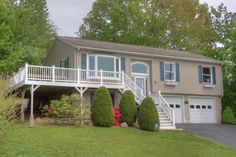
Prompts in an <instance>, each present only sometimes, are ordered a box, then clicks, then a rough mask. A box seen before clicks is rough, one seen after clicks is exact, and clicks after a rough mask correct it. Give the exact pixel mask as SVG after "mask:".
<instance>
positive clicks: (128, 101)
mask: <svg viewBox="0 0 236 157" xmlns="http://www.w3.org/2000/svg"><path fill="white" fill-rule="evenodd" d="M120 113H121V121H122V122H126V123H127V124H128V125H129V126H131V125H132V124H133V123H134V122H135V121H136V115H137V108H136V102H135V98H134V94H133V93H132V92H131V91H130V90H127V91H125V92H124V93H123V94H122V96H121V100H120Z"/></svg>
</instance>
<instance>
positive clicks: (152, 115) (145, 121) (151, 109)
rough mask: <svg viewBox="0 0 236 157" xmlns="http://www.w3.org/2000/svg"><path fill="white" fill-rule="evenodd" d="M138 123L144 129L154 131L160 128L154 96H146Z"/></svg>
mask: <svg viewBox="0 0 236 157" xmlns="http://www.w3.org/2000/svg"><path fill="white" fill-rule="evenodd" d="M138 123H139V127H140V128H141V129H142V130H147V131H154V130H159V128H160V121H159V116H158V112H157V108H156V105H155V103H154V102H153V100H152V98H150V97H147V98H145V99H144V100H143V101H142V103H141V106H140V108H139V113H138ZM156 124H158V129H156V128H155V125H156Z"/></svg>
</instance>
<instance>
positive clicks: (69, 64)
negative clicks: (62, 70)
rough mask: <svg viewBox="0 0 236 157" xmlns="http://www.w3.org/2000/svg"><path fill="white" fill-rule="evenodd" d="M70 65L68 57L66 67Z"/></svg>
mask: <svg viewBox="0 0 236 157" xmlns="http://www.w3.org/2000/svg"><path fill="white" fill-rule="evenodd" d="M69 67H70V63H69V57H66V68H69Z"/></svg>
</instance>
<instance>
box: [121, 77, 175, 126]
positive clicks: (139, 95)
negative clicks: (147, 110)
mask: <svg viewBox="0 0 236 157" xmlns="http://www.w3.org/2000/svg"><path fill="white" fill-rule="evenodd" d="M123 79H124V81H123V82H124V87H125V89H120V91H121V93H123V92H124V91H126V90H130V91H132V92H133V94H134V96H135V100H136V102H137V103H138V104H139V105H140V104H141V102H142V100H143V99H144V98H145V96H144V95H143V92H142V90H141V89H140V88H139V87H138V85H137V84H136V83H135V82H134V81H133V80H132V79H131V78H130V77H129V76H127V75H126V74H125V73H124V75H123ZM151 97H152V98H153V100H154V102H155V104H159V105H157V111H158V113H159V119H160V129H176V126H175V112H174V110H173V109H172V108H170V105H169V104H168V103H167V101H166V100H165V99H164V98H163V97H162V95H161V91H159V92H158V95H157V94H155V95H152V96H151Z"/></svg>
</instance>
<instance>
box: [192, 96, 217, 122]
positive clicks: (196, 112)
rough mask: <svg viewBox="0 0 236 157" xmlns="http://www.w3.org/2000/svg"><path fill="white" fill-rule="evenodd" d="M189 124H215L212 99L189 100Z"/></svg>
mask: <svg viewBox="0 0 236 157" xmlns="http://www.w3.org/2000/svg"><path fill="white" fill-rule="evenodd" d="M189 102H190V109H189V111H190V123H215V122H216V118H215V107H214V106H215V103H214V99H213V98H190V99H189Z"/></svg>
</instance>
